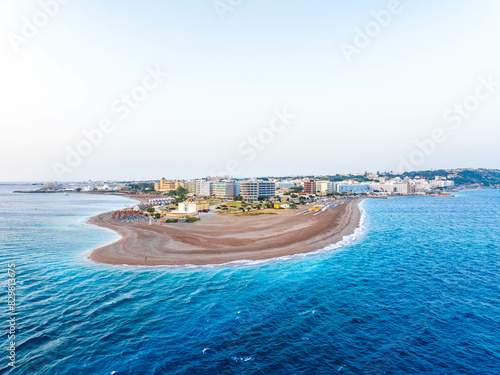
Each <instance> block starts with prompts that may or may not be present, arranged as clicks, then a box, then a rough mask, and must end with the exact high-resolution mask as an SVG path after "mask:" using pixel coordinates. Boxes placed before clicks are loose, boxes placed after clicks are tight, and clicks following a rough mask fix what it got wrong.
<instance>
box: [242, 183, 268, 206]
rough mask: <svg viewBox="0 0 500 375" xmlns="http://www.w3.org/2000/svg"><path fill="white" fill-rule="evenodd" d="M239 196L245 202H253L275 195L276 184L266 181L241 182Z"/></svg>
mask: <svg viewBox="0 0 500 375" xmlns="http://www.w3.org/2000/svg"><path fill="white" fill-rule="evenodd" d="M240 195H241V196H242V198H243V200H245V201H247V202H255V201H258V200H262V199H265V198H270V197H274V196H275V195H276V183H274V182H268V181H255V180H250V181H243V182H242V183H241V190H240Z"/></svg>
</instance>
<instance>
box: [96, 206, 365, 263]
mask: <svg viewBox="0 0 500 375" xmlns="http://www.w3.org/2000/svg"><path fill="white" fill-rule="evenodd" d="M361 200H362V199H361V198H356V199H352V200H350V201H346V202H345V203H344V204H342V205H338V206H337V207H333V208H330V209H328V210H326V211H324V212H322V213H320V214H318V215H314V214H313V213H307V214H304V213H302V212H304V210H305V209H309V208H310V207H311V206H301V208H300V211H302V212H301V213H298V214H297V213H294V212H288V213H280V214H278V215H258V216H234V215H227V214H226V215H217V214H202V215H200V216H199V217H200V218H201V220H200V221H198V222H196V223H163V224H162V225H160V224H159V223H154V224H153V225H149V223H148V222H145V221H143V222H131V223H127V222H121V221H118V220H116V219H113V218H112V217H111V215H112V212H106V213H103V214H100V215H97V216H94V217H92V218H90V219H89V223H90V224H94V225H98V226H101V227H105V228H109V229H112V230H114V231H116V232H118V233H120V235H121V236H122V237H123V238H122V239H120V240H118V241H116V242H114V243H112V244H110V245H106V246H103V247H100V248H98V249H96V250H94V251H93V252H92V253H91V255H90V258H91V259H92V260H94V261H96V262H100V263H107V264H127V265H149V266H155V265H185V264H193V265H206V264H221V263H227V262H231V261H236V260H256V259H268V258H274V257H280V256H286V255H293V254H299V253H307V252H311V251H314V250H319V249H322V248H324V247H325V246H328V245H330V244H334V243H336V242H339V241H341V240H342V238H343V237H344V236H347V235H349V234H352V233H353V232H354V230H355V229H356V228H357V227H358V226H359V222H360V216H361V215H360V211H359V207H358V205H359V203H360V202H361ZM146 257H147V259H146Z"/></svg>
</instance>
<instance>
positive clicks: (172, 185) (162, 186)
mask: <svg viewBox="0 0 500 375" xmlns="http://www.w3.org/2000/svg"><path fill="white" fill-rule="evenodd" d="M178 187H184V182H182V181H169V180H167V179H165V178H162V179H161V180H160V182H156V183H155V190H156V191H170V190H176V189H177V188H178Z"/></svg>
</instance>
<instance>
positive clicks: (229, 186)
mask: <svg viewBox="0 0 500 375" xmlns="http://www.w3.org/2000/svg"><path fill="white" fill-rule="evenodd" d="M239 193H240V184H239V182H235V181H223V182H220V181H219V182H214V189H213V195H214V196H216V197H219V198H234V197H235V196H237V195H238V194H239Z"/></svg>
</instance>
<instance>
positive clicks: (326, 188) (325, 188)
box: [316, 181, 333, 195]
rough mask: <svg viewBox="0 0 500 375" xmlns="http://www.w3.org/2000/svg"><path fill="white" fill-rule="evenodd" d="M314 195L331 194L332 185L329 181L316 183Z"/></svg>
mask: <svg viewBox="0 0 500 375" xmlns="http://www.w3.org/2000/svg"><path fill="white" fill-rule="evenodd" d="M316 193H318V194H320V195H326V194H331V193H333V183H332V182H331V181H316Z"/></svg>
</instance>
